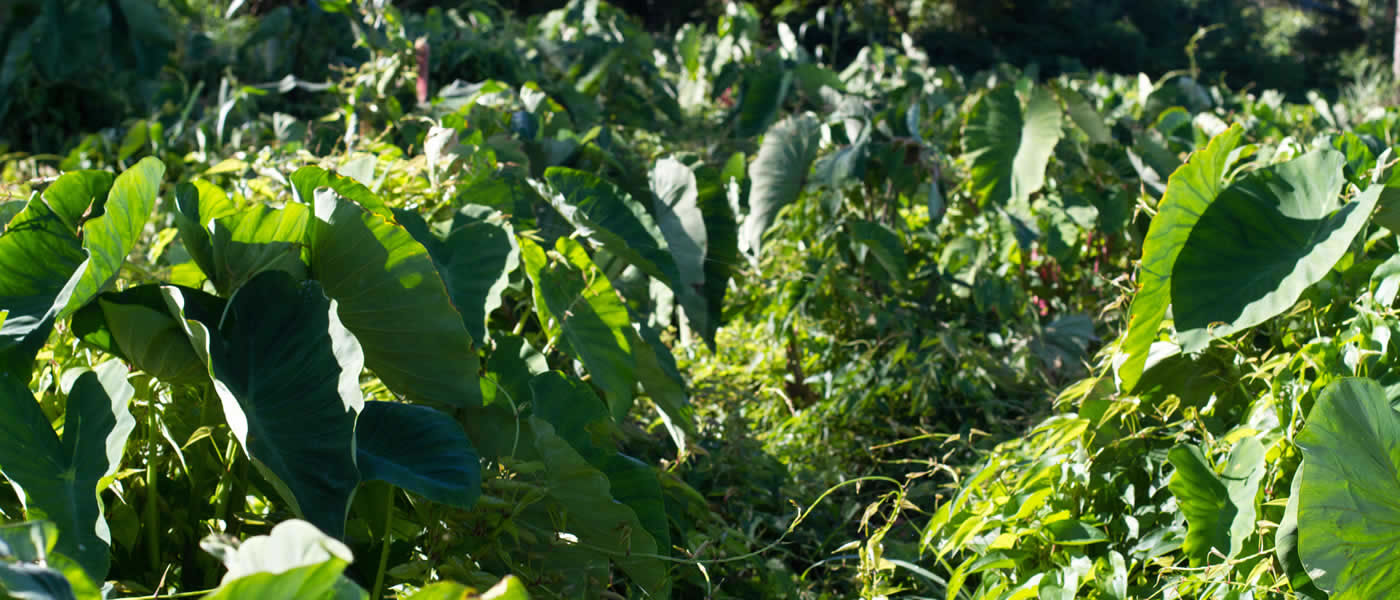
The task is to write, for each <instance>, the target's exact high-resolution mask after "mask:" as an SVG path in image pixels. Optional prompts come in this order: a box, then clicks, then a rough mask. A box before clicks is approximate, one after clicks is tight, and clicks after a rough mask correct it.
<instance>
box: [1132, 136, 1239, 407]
mask: <svg viewBox="0 0 1400 600" xmlns="http://www.w3.org/2000/svg"><path fill="white" fill-rule="evenodd" d="M1243 133H1244V128H1242V127H1240V126H1238V125H1235V126H1233V127H1231V128H1230V129H1227V130H1225V133H1222V134H1220V135H1217V136H1215V138H1213V139H1211V141H1210V144H1209V145H1207V146H1206V149H1205V150H1202V151H1200V152H1197V153H1196V154H1193V155H1192V156H1191V158H1190V159H1189V160H1188V161H1187V162H1186V164H1184V165H1182V166H1181V167H1180V168H1178V169H1177V170H1176V171H1175V172H1174V173H1172V175H1171V178H1170V179H1169V180H1168V182H1167V190H1166V193H1165V194H1164V195H1163V196H1162V202H1161V203H1160V204H1159V205H1158V211H1157V216H1155V217H1153V218H1152V224H1151V225H1150V226H1149V227H1148V230H1147V238H1146V240H1145V241H1144V242H1143V247H1142V263H1141V264H1140V266H1139V267H1138V281H1139V282H1140V283H1139V288H1138V292H1137V294H1136V295H1135V296H1133V302H1132V305H1131V307H1130V308H1129V311H1128V315H1129V316H1128V330H1127V332H1125V333H1124V334H1123V340H1122V342H1120V343H1119V350H1118V351H1119V360H1121V361H1122V362H1121V364H1119V365H1118V377H1119V379H1121V380H1122V386H1123V389H1124V390H1128V391H1131V390H1132V389H1133V388H1134V386H1136V385H1137V382H1138V379H1139V378H1141V377H1142V368H1143V365H1144V364H1146V362H1147V354H1148V350H1149V349H1150V347H1151V345H1152V342H1153V341H1154V340H1156V339H1157V328H1158V327H1160V326H1161V324H1162V320H1163V319H1164V318H1166V316H1167V306H1168V305H1169V304H1171V299H1172V298H1171V290H1172V283H1171V279H1172V272H1173V271H1174V269H1175V267H1176V260H1177V257H1178V256H1179V255H1180V254H1181V251H1182V248H1184V247H1185V246H1186V240H1187V238H1188V237H1189V236H1190V234H1191V229H1192V228H1193V227H1194V226H1195V224H1196V221H1197V220H1199V219H1200V217H1201V215H1202V214H1204V213H1205V211H1206V208H1208V207H1209V206H1210V205H1211V203H1213V202H1215V199H1216V197H1217V196H1219V195H1220V191H1221V189H1222V187H1223V185H1222V182H1221V180H1222V179H1223V178H1224V176H1225V168H1226V167H1227V166H1228V165H1227V161H1228V158H1229V156H1230V153H1231V152H1232V151H1234V149H1235V146H1236V145H1238V144H1239V141H1240V136H1241V135H1243Z"/></svg>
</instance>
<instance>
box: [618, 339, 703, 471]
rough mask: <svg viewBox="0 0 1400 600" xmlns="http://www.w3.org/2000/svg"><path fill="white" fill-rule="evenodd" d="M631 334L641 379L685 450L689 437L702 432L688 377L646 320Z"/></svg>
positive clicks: (669, 428)
mask: <svg viewBox="0 0 1400 600" xmlns="http://www.w3.org/2000/svg"><path fill="white" fill-rule="evenodd" d="M629 334H630V336H629V338H630V339H629V343H630V344H631V345H632V357H633V359H634V360H635V361H636V365H637V379H638V380H639V381H640V382H641V384H642V389H643V390H644V391H646V394H647V397H648V398H651V401H652V403H653V404H656V408H657V410H658V411H660V413H661V421H662V423H664V424H665V426H666V432H667V433H669V434H670V435H671V441H672V442H675V444H676V448H677V449H678V450H680V451H682V452H683V451H685V449H686V440H687V439H688V438H689V437H691V436H696V435H698V432H696V430H695V423H694V418H693V411H692V410H691V407H690V398H689V395H688V394H687V393H686V390H685V379H684V378H682V377H681V374H680V370H679V369H677V368H676V359H675V357H674V356H672V355H671V349H670V348H667V347H666V345H665V344H663V343H662V342H661V336H660V335H658V334H657V332H656V330H655V329H653V328H651V327H648V326H647V325H646V324H645V323H636V324H635V326H634V328H633V329H631V330H629Z"/></svg>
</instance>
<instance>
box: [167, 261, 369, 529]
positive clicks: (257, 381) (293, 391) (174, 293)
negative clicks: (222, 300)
mask: <svg viewBox="0 0 1400 600" xmlns="http://www.w3.org/2000/svg"><path fill="white" fill-rule="evenodd" d="M165 291H166V293H167V294H168V298H169V301H170V302H171V303H172V304H173V306H172V308H173V309H174V310H176V311H178V313H179V314H181V316H182V317H184V325H185V332H186V334H187V335H188V336H189V337H190V340H191V341H192V342H193V344H194V347H195V349H196V350H197V351H199V352H201V353H202V354H203V355H207V356H208V359H207V360H209V361H210V367H209V369H210V371H209V372H210V374H211V375H212V376H213V378H214V380H215V385H214V389H215V391H216V392H218V395H219V399H220V400H221V401H222V404H223V408H224V418H225V419H226V420H227V421H228V425H229V429H230V430H231V431H232V432H233V434H234V436H235V437H236V438H238V440H239V442H240V443H241V444H242V445H243V448H244V450H245V451H246V452H247V453H248V456H249V457H251V458H252V459H253V460H254V462H255V464H256V465H258V466H259V468H260V469H261V470H262V471H263V472H264V474H266V475H267V477H268V479H269V480H270V481H272V482H273V483H274V485H276V486H277V487H278V491H279V492H280V493H281V494H282V495H283V497H284V500H286V501H287V502H288V503H289V504H290V505H291V506H292V509H293V510H294V511H295V512H296V513H297V514H299V515H301V516H302V517H304V518H305V519H307V520H308V521H310V522H311V523H313V524H315V525H316V526H317V527H319V528H321V529H322V530H324V531H326V532H327V533H330V534H331V535H333V536H336V537H339V536H341V535H343V533H344V529H345V516H346V512H347V511H348V510H349V508H350V497H351V494H353V493H354V491H355V486H356V485H357V484H358V483H359V472H358V471H357V470H356V468H355V417H356V415H357V414H358V413H359V412H360V410H361V409H362V408H363V405H364V397H363V396H362V395H361V393H360V384H359V377H360V371H361V369H362V366H363V362H364V358H363V355H362V354H361V352H360V346H359V343H358V342H356V340H355V337H354V336H353V335H351V333H350V332H349V331H348V330H347V329H346V328H345V327H344V326H342V325H341V324H340V320H339V319H338V318H337V317H336V312H335V309H336V305H335V303H334V302H333V301H331V300H330V299H329V298H327V297H326V295H325V293H324V292H322V290H321V286H320V284H319V283H317V282H315V281H308V282H305V283H300V284H299V283H297V282H296V281H295V280H293V279H292V277H291V276H290V275H287V274H286V273H283V272H281V271H266V272H264V273H261V274H259V275H257V276H256V277H254V278H253V279H252V280H251V281H249V282H248V283H247V284H245V285H244V286H243V287H242V288H239V290H238V291H237V292H235V293H234V295H233V298H231V299H230V300H229V306H228V309H227V312H226V315H225V316H224V318H223V320H222V321H221V322H219V323H217V325H216V324H215V323H211V322H208V321H198V320H192V319H191V318H190V317H191V316H192V315H191V314H190V311H187V310H185V309H184V308H183V307H184V306H188V305H189V304H191V303H190V302H189V301H188V300H187V299H186V298H184V297H183V295H182V294H181V293H180V291H179V290H178V289H176V288H171V287H167V288H165Z"/></svg>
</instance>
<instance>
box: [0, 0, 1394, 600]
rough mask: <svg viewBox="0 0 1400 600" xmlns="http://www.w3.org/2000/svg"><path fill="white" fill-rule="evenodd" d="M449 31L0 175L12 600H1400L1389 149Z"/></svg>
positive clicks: (907, 75)
mask: <svg viewBox="0 0 1400 600" xmlns="http://www.w3.org/2000/svg"><path fill="white" fill-rule="evenodd" d="M128 4H132V5H133V6H134V5H136V4H137V3H117V4H115V5H113V6H115V7H117V8H110V7H109V8H108V9H106V10H108V11H112V10H127V9H128V8H122V7H127V5H128ZM470 6H471V7H463V8H462V9H460V10H459V9H453V10H445V11H444V10H439V9H436V8H434V9H429V10H427V11H424V12H415V11H412V10H407V9H404V10H400V9H398V8H395V7H393V6H389V5H382V6H381V5H378V4H372V3H366V4H363V5H361V4H353V3H352V4H345V5H341V4H334V3H327V2H323V3H319V4H316V5H315V6H314V7H312V8H308V9H306V10H301V11H296V10H291V9H287V10H285V11H281V10H280V9H279V11H280V12H279V11H273V12H271V13H268V14H265V15H263V16H261V17H240V19H241V20H229V21H228V23H230V24H228V25H226V27H228V29H224V30H218V31H213V30H211V31H213V33H214V34H217V35H213V34H211V35H210V36H209V39H211V40H213V41H214V42H219V43H230V44H231V45H230V46H228V48H234V49H235V50H232V51H230V57H231V58H230V60H241V59H243V58H244V55H245V54H246V55H252V56H258V57H261V58H260V59H259V60H261V61H262V63H260V64H261V65H262V67H263V68H269V66H270V65H274V64H276V63H278V61H282V60H295V59H294V58H289V57H288V56H285V55H284V54H283V53H286V52H292V51H293V49H292V48H290V47H289V46H288V45H287V44H286V43H285V41H286V40H285V39H283V38H280V37H278V35H276V33H277V31H283V30H285V31H294V30H295V31H306V32H316V31H318V29H319V28H323V27H331V25H327V24H334V27H344V28H345V29H346V31H349V32H351V33H353V38H352V39H354V41H355V45H354V47H353V48H351V47H343V46H337V45H334V44H327V45H326V46H325V47H324V48H323V51H324V52H326V53H328V54H332V55H335V56H337V57H338V58H337V59H336V60H337V61H339V62H338V63H337V64H340V65H341V68H339V69H337V70H336V71H335V72H334V73H333V74H331V75H329V76H328V79H327V80H325V81H310V80H305V79H298V78H296V77H288V78H286V79H282V80H281V81H279V82H276V83H275V84H272V85H256V84H249V83H247V82H243V81H239V80H238V79H237V78H236V77H235V76H234V74H233V71H232V70H229V71H228V72H226V73H225V74H223V75H218V76H215V77H216V79H217V81H218V93H217V94H216V95H215V97H214V98H213V99H212V100H210V98H209V95H208V94H205V95H201V89H202V86H203V83H202V80H200V82H199V83H195V84H191V85H190V86H189V87H188V88H172V89H176V90H177V91H179V92H180V93H181V94H183V95H184V96H183V97H182V99H181V101H178V102H167V103H165V105H164V106H163V107H162V108H160V109H158V110H157V111H156V112H154V113H153V114H150V115H143V116H142V117H141V118H139V119H131V120H128V121H126V122H124V123H123V124H122V126H121V127H119V128H112V129H106V130H103V131H100V132H97V133H92V134H89V135H85V136H80V137H78V138H76V139H73V140H70V142H71V143H68V144H67V145H66V150H65V152H64V153H62V154H27V153H25V152H23V151H24V150H25V149H24V148H12V150H16V151H15V152H12V153H10V154H7V155H4V156H3V160H4V162H3V173H2V174H0V222H3V223H4V229H3V234H0V414H3V418H0V474H2V475H3V477H4V480H5V481H6V482H8V483H9V485H8V486H4V487H3V488H0V522H3V523H4V525H0V597H15V598H77V599H90V598H91V599H95V598H104V597H105V598H156V597H172V596H176V595H184V596H191V597H193V596H203V597H214V598H245V597H258V598H371V597H372V598H383V597H403V598H418V599H433V598H478V597H480V598H499V599H508V598H509V599H514V598H527V597H532V598H853V597H860V598H872V599H873V598H947V599H949V600H954V599H969V600H970V599H984V598H986V599H991V598H996V599H1000V598H1056V599H1059V598H1064V599H1069V598H1100V599H1128V598H1140V599H1146V598H1159V597H1160V598H1212V599H1214V598H1240V599H1243V598H1312V599H1322V598H1328V597H1332V598H1338V599H1341V598H1384V597H1389V596H1390V595H1392V593H1393V591H1395V590H1397V589H1400V569H1397V568H1396V567H1397V563H1396V560H1397V559H1396V558H1395V557H1396V556H1397V555H1400V554H1398V551H1400V548H1398V547H1397V546H1396V544H1397V542H1396V541H1395V540H1397V539H1400V531H1397V530H1395V529H1394V525H1393V524H1394V523H1396V522H1400V514H1397V508H1396V506H1397V503H1396V502H1395V500H1394V499H1395V498H1400V452H1397V449H1398V448H1400V415H1397V413H1396V412H1395V411H1394V410H1393V409H1392V408H1391V405H1392V403H1393V402H1394V399H1395V398H1396V396H1397V394H1400V388H1397V385H1400V372H1397V371H1396V370H1395V368H1394V365H1395V364H1396V358H1397V357H1396V356H1395V355H1393V354H1392V347H1391V345H1390V343H1389V342H1390V341H1391V333H1392V332H1394V331H1395V330H1396V328H1397V326H1400V320H1397V316H1398V315H1397V312H1396V309H1395V308H1394V307H1395V300H1396V296H1397V294H1400V255H1397V251H1400V246H1397V240H1400V238H1397V237H1396V231H1400V169H1396V168H1395V167H1394V163H1395V162H1396V159H1395V157H1394V155H1393V153H1392V151H1391V148H1392V147H1393V146H1394V144H1395V143H1396V141H1397V140H1396V138H1397V135H1400V112H1397V111H1396V110H1395V109H1393V108H1388V107H1385V106H1379V105H1376V106H1373V105H1368V104H1367V103H1366V102H1365V101H1364V100H1363V99H1362V98H1360V97H1353V98H1351V99H1350V100H1349V101H1348V102H1345V103H1342V102H1331V101H1329V100H1327V99H1326V98H1324V97H1323V96H1321V95H1317V94H1313V95H1312V96H1311V97H1310V100H1309V101H1308V102H1306V103H1295V102H1289V101H1286V100H1285V96H1284V95H1283V94H1281V93H1277V92H1271V91H1240V90H1232V89H1229V88H1227V87H1225V86H1224V85H1223V84H1211V83H1208V82H1207V77H1206V76H1205V75H1203V74H1202V73H1200V72H1199V71H1197V70H1196V69H1195V68H1194V67H1193V68H1192V69H1190V70H1187V71H1180V72H1172V73H1167V74H1165V75H1162V76H1160V77H1156V78H1153V77H1149V76H1147V75H1137V76H1122V75H1108V74H1068V75H1055V76H1045V77H1042V76H1040V75H1039V73H1037V72H1036V70H1035V69H1027V70H1020V69H1016V68H1013V67H1006V66H1003V67H999V68H997V69H992V70H985V71H979V72H975V73H969V72H962V71H960V70H957V69H953V68H950V67H946V66H940V65H938V64H935V63H934V62H932V61H931V60H930V59H929V57H928V55H927V54H926V53H925V52H924V51H922V50H921V49H920V48H919V47H918V45H917V44H915V43H913V40H912V38H909V37H908V36H905V37H904V38H903V43H900V44H884V45H882V44H879V43H872V44H870V45H868V46H865V47H863V48H861V49H860V50H859V52H858V53H856V54H855V55H854V57H853V58H852V59H851V60H850V61H849V63H848V64H844V63H843V64H842V65H841V66H840V67H839V68H837V67H834V66H833V65H832V64H831V62H830V61H829V60H827V59H825V58H822V57H819V56H818V55H817V53H816V52H814V51H813V50H811V47H810V46H809V45H803V44H801V43H799V41H798V37H797V35H796V34H795V32H794V31H793V30H792V29H791V28H790V27H788V26H787V25H783V24H779V25H778V26H777V28H776V29H777V32H776V40H777V42H776V43H773V44H769V43H768V42H767V41H766V40H767V39H768V37H769V36H772V35H773V34H772V32H768V31H765V27H766V26H765V25H764V21H763V19H762V18H761V17H760V15H759V13H758V11H757V9H755V8H754V7H753V6H750V5H748V4H743V3H729V4H728V5H727V6H728V8H727V10H726V13H725V14H724V15H723V16H721V17H720V18H718V19H717V20H716V21H714V22H703V23H693V24H688V25H685V26H683V27H680V28H679V29H678V30H676V31H674V33H668V34H666V35H654V34H652V33H648V32H646V31H643V30H641V29H640V27H639V26H638V25H637V24H636V22H635V21H634V20H632V19H630V18H628V17H627V16H626V15H625V14H624V13H622V12H620V11H618V10H617V9H615V8H613V7H611V6H609V5H607V4H605V3H601V2H597V1H596V0H580V1H575V2H570V3H569V4H568V5H567V6H566V7H565V8H563V9H559V10H556V11H553V12H549V13H547V14H545V15H543V16H541V17H536V18H532V19H529V20H522V19H520V18H518V17H516V16H515V15H513V14H511V13H509V12H506V11H503V10H500V9H498V8H495V7H492V6H486V5H484V4H483V6H481V7H475V6H476V5H470ZM473 7H474V8H473ZM283 8H286V7H283ZM191 10H195V9H191ZM230 12H232V11H230ZM109 16H110V15H109ZM259 19H260V20H259ZM274 19H281V20H282V21H274ZM211 22H212V19H211ZM16 23H17V24H16V25H13V26H11V27H13V28H14V29H16V30H24V31H29V30H28V29H24V28H25V27H29V28H31V29H33V31H32V32H30V33H28V34H26V35H41V33H42V31H41V29H42V28H44V27H49V26H50V25H51V24H50V22H49V21H45V20H41V19H36V20H34V21H32V22H25V21H16ZM26 23H27V24H26ZM0 27H3V26H0ZM277 28H281V29H277ZM158 33H160V32H158V31H154V30H149V29H143V30H131V31H128V32H127V34H126V35H129V36H131V41H132V43H135V42H136V41H141V42H142V43H147V42H149V43H150V44H155V46H159V44H156V42H161V41H162V40H163V42H162V43H168V44H171V45H174V47H176V48H177V50H179V51H189V50H190V49H191V48H195V47H196V46H190V45H189V44H190V41H189V40H186V39H183V38H181V37H180V36H176V35H174V34H172V33H170V32H168V31H167V32H165V34H168V35H164V36H162V35H157V34H158ZM239 36H242V37H239ZM230 39H233V40H236V41H237V43H232V42H228V40H230ZM153 40H154V41H153ZM155 46H150V47H147V46H142V45H135V46H133V47H134V48H137V49H141V50H142V51H143V52H144V51H146V50H150V51H152V52H154V50H151V48H154V47H155ZM219 48H222V47H221V46H216V47H215V49H216V50H217V49H219ZM425 49H426V50H425ZM25 56H27V57H28V58H25V57H20V58H16V59H15V60H16V61H19V60H21V59H22V58H23V59H25V60H38V61H43V60H47V59H45V58H44V56H46V55H44V54H42V53H33V54H31V55H25ZM141 56H145V55H144V54H142V55H141ZM294 56H295V55H293V57H294ZM420 60H422V61H424V63H423V64H422V65H421V68H420V65H419V63H418V61H420ZM143 64H144V63H143ZM41 66H42V65H41ZM50 66H51V65H50ZM462 73H468V74H476V75H477V76H476V77H474V78H472V79H462V78H459V77H457V74H462ZM483 73H484V74H486V76H485V77H482V76H481V75H480V74H483ZM148 76H150V77H154V76H153V75H149V74H148ZM166 92H170V90H169V89H167V90H165V91H163V92H161V93H166ZM172 93H173V92H172ZM26 106H28V105H26Z"/></svg>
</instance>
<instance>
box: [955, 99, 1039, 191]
mask: <svg viewBox="0 0 1400 600" xmlns="http://www.w3.org/2000/svg"><path fill="white" fill-rule="evenodd" d="M1063 134H1064V131H1063V129H1062V125H1061V115H1060V105H1059V104H1058V103H1057V102H1055V97H1054V96H1052V95H1051V94H1050V92H1048V91H1046V90H1045V89H1043V88H1040V87H1035V88H1033V89H1032V90H1031V93H1030V98H1029V100H1028V101H1027V103H1026V109H1025V111H1024V113H1023V112H1022V110H1021V101H1020V100H1018V99H1017V98H1016V91H1015V89H1014V88H1013V87H1011V86H1009V85H1006V86H1001V87H998V88H996V89H994V90H992V91H990V92H987V93H986V94H985V95H983V96H982V97H981V98H980V99H979V100H978V101H977V104H975V105H974V106H973V107H972V110H971V111H970V112H968V114H967V123H966V125H965V126H964V128H963V152H964V155H963V160H966V161H968V162H969V163H970V164H971V165H972V182H971V186H972V193H973V194H974V195H975V196H976V197H977V199H978V202H979V203H981V204H982V205H983V206H986V205H995V206H1006V205H1007V204H1009V203H1012V202H1013V201H1014V202H1016V203H1018V204H1019V203H1024V202H1025V201H1026V200H1027V199H1028V198H1030V196H1031V194H1034V193H1035V192H1037V191H1039V190H1040V188H1041V186H1042V185H1044V183H1045V167H1046V165H1047V164H1049V161H1050V155H1051V154H1052V153H1053V152H1054V150H1055V144H1056V143H1058V142H1059V141H1060V136H1061V135H1063Z"/></svg>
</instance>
